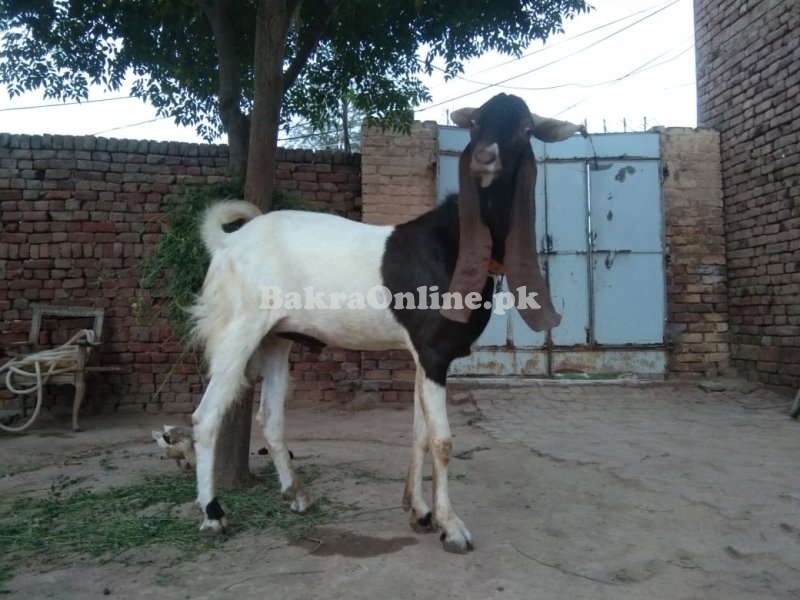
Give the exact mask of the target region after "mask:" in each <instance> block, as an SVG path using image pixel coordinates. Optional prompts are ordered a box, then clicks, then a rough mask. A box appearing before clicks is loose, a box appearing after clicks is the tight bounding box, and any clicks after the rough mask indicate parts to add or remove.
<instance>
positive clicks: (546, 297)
mask: <svg viewBox="0 0 800 600" xmlns="http://www.w3.org/2000/svg"><path fill="white" fill-rule="evenodd" d="M535 187H536V161H535V159H534V157H533V151H532V150H531V149H530V146H528V148H527V151H525V152H524V153H523V156H522V159H521V161H520V165H519V167H518V170H517V177H516V184H515V188H514V198H513V199H512V204H511V228H510V230H509V232H508V237H507V238H506V249H505V258H504V260H503V263H504V265H505V271H506V275H507V277H508V288H509V291H510V292H511V293H512V294H515V295H517V289H518V288H520V287H524V288H525V294H526V295H527V294H530V293H531V292H536V294H537V295H536V296H535V299H536V302H537V303H538V304H539V306H540V308H530V307H527V306H525V307H524V308H523V307H521V306H520V305H521V303H520V302H518V307H517V310H518V311H519V314H520V316H521V317H522V319H523V320H524V321H525V323H527V324H528V326H529V327H530V328H531V329H533V330H534V331H542V330H543V329H552V328H553V327H556V326H557V325H558V324H559V323H560V322H561V316H560V315H559V314H558V313H557V312H556V311H555V309H554V308H553V300H552V299H551V298H550V290H549V289H548V287H547V282H546V281H545V279H544V277H542V272H541V271H540V270H539V258H538V255H537V252H536V206H535V204H534V191H535ZM517 299H518V300H519V296H518V295H517Z"/></svg>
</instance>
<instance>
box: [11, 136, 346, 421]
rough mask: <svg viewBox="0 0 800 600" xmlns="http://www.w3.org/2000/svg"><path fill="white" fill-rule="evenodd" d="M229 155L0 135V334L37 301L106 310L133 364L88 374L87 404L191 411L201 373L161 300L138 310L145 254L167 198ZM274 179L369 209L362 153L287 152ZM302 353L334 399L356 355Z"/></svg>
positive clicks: (311, 198)
mask: <svg viewBox="0 0 800 600" xmlns="http://www.w3.org/2000/svg"><path fill="white" fill-rule="evenodd" d="M226 165H227V148H226V147H224V146H209V145H190V144H181V143H166V142H164V143H157V142H147V141H134V140H114V139H105V138H94V137H72V136H49V135H45V136H26V135H8V134H0V202H2V210H1V211H0V340H3V341H12V340H22V339H25V338H26V334H27V331H28V329H29V327H30V318H31V311H30V304H31V303H32V302H45V303H53V304H81V305H94V306H99V307H102V308H105V309H106V325H105V327H104V332H105V335H104V337H105V341H106V342H107V343H106V344H105V345H104V347H103V350H102V356H103V359H104V361H105V362H106V363H109V364H115V365H121V366H122V367H123V368H124V369H125V372H124V373H120V374H108V375H104V377H103V378H102V383H100V382H98V381H94V382H90V384H89V390H88V398H89V400H90V402H94V403H95V404H102V405H103V406H105V407H110V408H113V409H114V410H117V411H122V412H124V411H129V412H140V411H142V410H145V409H147V410H152V411H156V410H164V411H171V412H190V411H191V410H192V409H193V407H194V406H195V405H196V403H197V402H198V401H199V398H200V395H201V393H202V389H203V382H202V379H201V375H200V373H199V372H198V370H197V366H196V365H195V364H194V363H193V362H191V361H187V360H186V359H185V358H182V357H181V354H180V347H179V345H178V343H177V342H176V341H175V340H174V339H173V338H172V337H171V331H170V329H169V327H167V326H166V325H165V322H164V319H163V314H162V313H161V312H160V309H159V308H158V307H156V308H155V309H154V310H155V312H151V313H145V314H140V312H141V311H140V309H141V297H140V296H139V295H138V294H139V293H140V291H139V289H138V284H139V278H140V273H139V263H140V261H141V259H142V257H143V256H145V254H146V253H148V252H149V251H150V249H151V248H152V246H153V245H154V244H155V243H156V242H157V240H158V239H159V236H160V232H161V230H162V225H163V222H164V218H165V214H164V201H165V197H166V196H167V195H168V194H174V193H178V192H180V190H181V188H182V186H184V185H186V184H202V183H207V182H212V181H214V180H218V179H220V178H222V177H223V176H224V174H225V171H226ZM277 178H278V182H277V184H278V185H279V186H280V187H283V188H286V189H290V190H296V191H297V192H298V193H299V194H300V195H301V196H302V197H303V198H304V199H305V200H306V201H308V202H310V203H311V204H313V205H315V206H317V207H320V208H327V209H330V210H333V211H334V212H336V213H339V214H341V215H343V216H346V217H349V218H353V219H359V218H360V214H361V197H360V191H361V181H360V156H358V155H354V156H350V155H344V154H342V153H333V152H317V153H314V152H310V151H305V150H286V151H281V152H280V153H279V156H278V164H277ZM345 359H346V360H345ZM293 360H294V363H295V380H296V384H295V386H296V389H297V390H298V394H299V395H301V396H303V395H305V396H308V397H318V398H321V397H326V398H332V397H334V395H335V393H336V385H337V381H343V380H346V379H347V378H348V377H349V378H352V377H353V371H354V369H353V367H352V363H353V362H356V363H358V362H359V361H358V357H355V358H354V357H353V356H350V355H349V354H345V355H340V354H335V353H334V354H331V353H323V355H322V356H319V357H310V356H308V355H301V354H300V353H299V351H298V352H296V353H295V354H294V355H293ZM51 391H52V390H49V392H51ZM67 391H68V392H69V390H67ZM50 395H51V394H50V393H49V394H48V396H50Z"/></svg>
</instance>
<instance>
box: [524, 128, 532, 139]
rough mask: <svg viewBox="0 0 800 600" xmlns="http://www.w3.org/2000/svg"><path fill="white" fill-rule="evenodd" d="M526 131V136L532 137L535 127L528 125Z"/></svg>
mask: <svg viewBox="0 0 800 600" xmlns="http://www.w3.org/2000/svg"><path fill="white" fill-rule="evenodd" d="M524 133H525V137H531V136H532V135H533V127H526V128H525V132H524Z"/></svg>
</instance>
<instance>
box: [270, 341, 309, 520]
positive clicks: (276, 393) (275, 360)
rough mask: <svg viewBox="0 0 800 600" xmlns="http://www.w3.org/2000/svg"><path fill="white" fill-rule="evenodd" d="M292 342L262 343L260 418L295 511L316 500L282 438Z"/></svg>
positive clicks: (285, 496) (281, 479) (285, 489)
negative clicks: (302, 479)
mask: <svg viewBox="0 0 800 600" xmlns="http://www.w3.org/2000/svg"><path fill="white" fill-rule="evenodd" d="M291 345H292V342H290V341H289V340H284V339H282V338H279V337H276V336H268V337H267V338H265V339H264V341H263V343H262V344H261V376H262V381H261V407H260V409H259V411H258V416H257V417H256V419H257V421H258V422H259V424H261V426H262V427H263V431H264V438H265V439H266V440H267V446H269V453H270V456H272V462H273V464H274V465H275V470H276V471H277V473H278V480H279V482H280V485H281V493H282V494H283V496H284V498H286V499H287V500H290V501H291V508H292V510H293V511H295V512H298V513H302V512H305V511H306V510H307V509H308V508H309V507H310V506H311V505H312V504H314V500H313V499H312V497H311V496H309V494H308V492H306V490H305V488H304V487H303V484H302V482H301V481H300V478H299V477H298V476H297V473H296V472H295V470H294V468H293V467H292V463H291V457H290V456H289V451H288V450H287V448H286V443H285V442H284V439H283V426H284V403H285V401H286V394H287V391H288V389H289V350H290V349H291Z"/></svg>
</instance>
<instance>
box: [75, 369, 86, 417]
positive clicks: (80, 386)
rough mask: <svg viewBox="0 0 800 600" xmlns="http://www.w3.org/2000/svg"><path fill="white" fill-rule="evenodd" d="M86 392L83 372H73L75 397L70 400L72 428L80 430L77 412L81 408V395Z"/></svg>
mask: <svg viewBox="0 0 800 600" xmlns="http://www.w3.org/2000/svg"><path fill="white" fill-rule="evenodd" d="M85 394H86V382H85V381H84V379H83V373H80V372H79V373H76V374H75V399H74V400H73V401H72V430H73V431H80V430H81V428H80V426H79V425H78V413H79V412H80V410H81V404H82V403H83V397H84V395H85Z"/></svg>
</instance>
